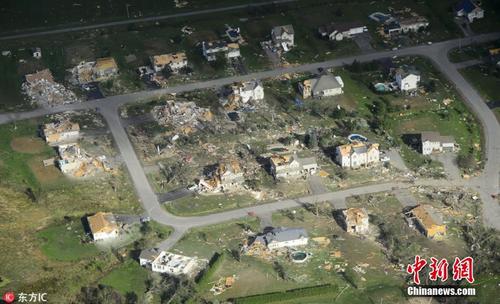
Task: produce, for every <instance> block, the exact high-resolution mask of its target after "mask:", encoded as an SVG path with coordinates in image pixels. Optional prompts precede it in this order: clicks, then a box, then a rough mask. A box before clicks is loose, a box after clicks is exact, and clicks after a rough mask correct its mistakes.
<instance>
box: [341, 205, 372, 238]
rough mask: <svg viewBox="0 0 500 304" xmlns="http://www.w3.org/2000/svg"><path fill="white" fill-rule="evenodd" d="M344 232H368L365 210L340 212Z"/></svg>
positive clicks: (357, 209)
mask: <svg viewBox="0 0 500 304" xmlns="http://www.w3.org/2000/svg"><path fill="white" fill-rule="evenodd" d="M342 220H343V224H344V229H345V231H347V232H349V233H358V234H366V233H368V231H369V221H368V212H366V209H365V208H348V209H345V210H342Z"/></svg>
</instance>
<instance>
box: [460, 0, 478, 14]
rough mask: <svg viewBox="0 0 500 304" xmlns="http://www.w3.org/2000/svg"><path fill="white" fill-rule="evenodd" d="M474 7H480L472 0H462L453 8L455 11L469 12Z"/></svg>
mask: <svg viewBox="0 0 500 304" xmlns="http://www.w3.org/2000/svg"><path fill="white" fill-rule="evenodd" d="M476 8H480V7H479V6H478V5H477V4H476V3H475V2H474V1H472V0H462V1H460V2H459V3H458V4H457V6H456V7H455V9H456V10H457V11H461V10H463V11H464V12H466V13H470V12H472V11H473V10H475V9H476Z"/></svg>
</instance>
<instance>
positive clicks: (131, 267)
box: [100, 260, 149, 297]
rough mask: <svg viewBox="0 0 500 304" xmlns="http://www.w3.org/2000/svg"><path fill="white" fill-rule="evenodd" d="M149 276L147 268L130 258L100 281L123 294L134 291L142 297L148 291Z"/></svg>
mask: <svg viewBox="0 0 500 304" xmlns="http://www.w3.org/2000/svg"><path fill="white" fill-rule="evenodd" d="M148 278H149V272H148V270H147V269H145V268H143V267H141V266H140V265H139V263H137V261H133V260H128V261H126V262H125V263H123V264H122V265H120V266H119V267H117V268H115V269H113V270H112V271H111V272H110V273H108V274H107V275H106V276H105V277H104V278H102V279H101V281H100V283H101V284H103V285H106V286H110V287H113V288H114V289H116V290H118V291H119V292H120V293H121V294H122V295H126V294H127V293H132V292H133V293H135V294H136V295H137V296H139V297H140V296H141V295H143V294H144V292H145V291H146V280H147V279H148Z"/></svg>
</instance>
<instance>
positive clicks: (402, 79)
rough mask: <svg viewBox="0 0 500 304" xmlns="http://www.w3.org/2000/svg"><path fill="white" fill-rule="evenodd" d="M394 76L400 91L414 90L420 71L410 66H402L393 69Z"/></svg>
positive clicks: (418, 81)
mask: <svg viewBox="0 0 500 304" xmlns="http://www.w3.org/2000/svg"><path fill="white" fill-rule="evenodd" d="M394 77H395V80H396V83H397V84H398V87H399V89H400V90H401V91H414V90H416V89H418V84H419V83H420V73H419V72H418V71H417V70H415V69H414V68H413V67H410V66H406V65H405V66H402V67H400V68H397V69H396V70H395V71H394Z"/></svg>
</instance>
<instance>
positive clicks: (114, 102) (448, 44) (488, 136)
mask: <svg viewBox="0 0 500 304" xmlns="http://www.w3.org/2000/svg"><path fill="white" fill-rule="evenodd" d="M498 38H500V33H494V34H487V35H480V36H474V37H470V38H469V39H462V41H461V44H462V45H466V44H469V43H472V42H482V41H489V40H493V39H498ZM458 44H459V40H450V41H445V42H441V43H435V44H433V45H430V46H428V45H424V46H416V47H411V48H406V49H401V50H397V51H384V52H376V53H375V52H374V53H369V54H363V55H359V56H354V57H348V58H342V59H335V60H329V61H325V62H320V63H313V64H305V65H300V66H294V67H288V68H278V69H275V70H271V71H265V72H258V73H253V74H249V75H244V76H235V77H229V78H223V79H215V80H210V81H205V82H198V83H191V84H185V85H181V86H176V87H171V88H165V89H160V90H155V91H144V92H137V93H132V94H126V95H121V96H113V97H108V98H104V99H101V100H97V101H91V102H85V103H78V104H73V105H66V106H61V107H56V108H51V109H38V110H36V111H31V112H22V113H15V114H2V115H0V124H1V123H8V122H11V121H14V120H20V119H26V118H31V117H38V116H43V115H47V114H51V113H57V112H62V111H66V110H81V109H88V108H95V107H99V111H100V112H101V113H102V115H103V116H104V118H105V119H106V121H107V123H108V126H109V128H110V130H111V133H112V135H113V137H114V139H115V142H116V144H117V146H118V149H119V151H120V153H121V155H122V157H123V159H124V161H125V164H126V166H127V169H128V171H129V173H130V175H131V178H132V181H133V184H134V186H135V189H136V192H137V195H138V197H139V199H140V201H141V203H142V205H143V207H144V209H145V211H146V213H147V214H148V215H149V216H151V218H152V219H154V220H155V221H157V222H160V223H163V224H166V225H171V226H173V227H174V228H175V232H174V233H173V234H172V236H171V237H169V238H168V239H167V240H165V241H164V242H162V243H161V244H160V247H162V248H165V249H167V248H170V246H172V245H173V244H175V242H176V241H177V240H179V239H180V238H181V237H182V234H183V233H184V232H185V231H186V230H187V229H189V228H191V227H199V226H205V225H210V224H215V223H219V222H222V221H228V220H232V219H237V218H241V217H243V216H246V215H247V214H248V213H249V212H255V213H257V214H260V213H270V212H275V211H277V210H280V209H286V208H291V207H297V206H301V205H303V204H304V203H315V202H320V201H343V200H345V198H346V197H349V196H352V195H363V194H368V193H374V192H383V191H391V190H394V187H396V188H399V189H404V188H408V187H410V186H412V184H410V183H396V184H394V183H384V184H378V185H369V186H363V187H359V188H353V189H347V190H341V191H337V192H328V193H322V194H315V195H310V196H306V197H302V198H298V199H287V200H281V201H277V202H274V203H269V204H263V205H259V206H253V207H248V208H242V209H238V210H232V211H226V212H222V213H218V214H212V215H207V216H199V217H178V216H174V215H172V214H169V213H168V212H166V211H165V210H164V209H162V207H161V205H160V203H159V201H158V199H157V197H156V195H155V193H154V192H153V189H152V188H151V186H150V184H149V183H148V180H147V178H146V175H145V173H144V170H143V168H142V165H141V163H140V161H139V159H138V158H137V156H136V154H135V151H134V149H133V147H132V144H131V142H130V140H129V138H128V136H127V134H126V132H125V130H124V128H123V125H122V122H121V120H120V118H119V115H118V108H119V107H120V106H122V105H124V104H127V103H130V102H136V101H138V100H147V99H151V98H156V97H158V96H161V95H163V94H168V93H179V92H184V91H192V90H195V89H203V88H210V87H218V86H221V85H225V84H229V83H232V82H234V81H244V80H250V79H262V78H270V77H276V76H279V75H281V74H283V73H290V72H304V71H314V70H316V69H318V68H320V67H334V66H341V65H343V64H345V63H350V62H352V61H353V60H355V59H356V60H358V61H370V60H374V59H379V58H384V57H390V56H402V55H421V56H426V57H429V58H430V59H431V60H432V61H433V62H434V63H435V65H436V67H437V68H438V69H439V70H440V71H441V72H442V73H443V74H444V75H445V76H446V77H448V78H449V80H450V81H451V82H452V83H454V84H455V86H456V87H457V89H458V91H459V92H460V93H461V94H462V96H463V98H464V101H465V102H466V104H467V105H468V106H469V107H470V109H471V110H472V112H473V113H475V114H476V115H477V117H478V119H479V121H480V122H481V124H482V125H483V127H484V134H485V141H486V143H485V155H486V163H485V170H484V173H483V174H482V176H481V177H480V178H477V179H473V180H471V181H470V182H468V183H467V184H465V183H464V182H462V181H460V182H452V181H419V182H418V183H417V184H426V183H427V184H429V185H433V186H443V187H447V186H452V185H457V186H464V187H465V186H474V187H475V188H476V189H477V190H478V191H479V192H480V193H481V198H482V200H483V201H484V208H483V209H484V217H485V223H486V224H487V225H489V226H491V227H495V228H497V229H500V221H499V220H498V219H500V206H499V204H498V203H497V202H496V201H495V200H493V199H492V198H491V197H490V194H491V193H497V192H498V187H499V171H500V158H499V157H498V155H499V153H500V136H498V134H500V126H499V124H498V122H497V120H496V118H495V116H494V115H493V113H492V112H491V111H490V110H489V108H488V107H487V105H486V103H485V102H484V100H482V99H481V97H480V96H479V95H478V93H477V92H476V91H475V90H474V89H473V88H472V87H471V86H470V84H468V83H467V82H466V81H465V79H464V78H463V77H462V76H461V75H460V73H458V71H457V69H456V67H455V65H454V64H452V63H450V62H449V61H448V59H447V52H448V51H449V50H450V49H451V48H453V47H456V46H458Z"/></svg>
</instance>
